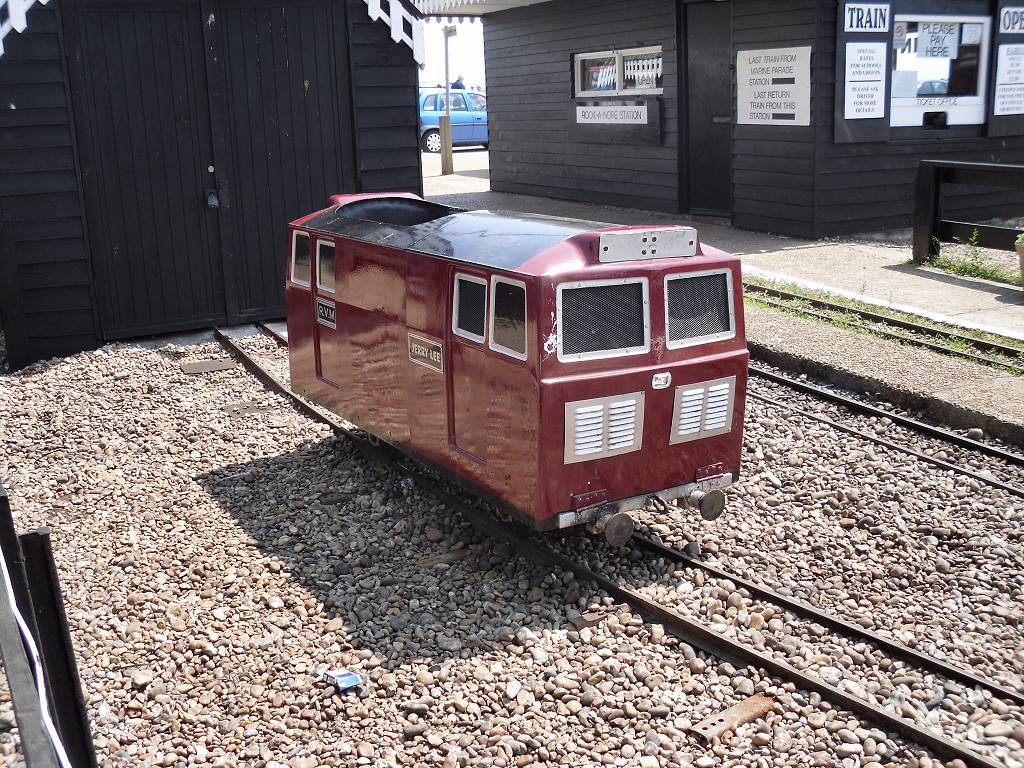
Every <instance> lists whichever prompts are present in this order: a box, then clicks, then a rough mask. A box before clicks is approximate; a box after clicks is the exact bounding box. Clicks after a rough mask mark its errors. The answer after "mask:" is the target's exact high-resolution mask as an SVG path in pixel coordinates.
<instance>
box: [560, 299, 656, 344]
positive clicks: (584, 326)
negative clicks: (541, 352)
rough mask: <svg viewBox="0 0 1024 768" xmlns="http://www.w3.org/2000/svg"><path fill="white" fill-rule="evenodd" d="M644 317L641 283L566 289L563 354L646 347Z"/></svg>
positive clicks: (563, 307) (563, 305) (563, 302)
mask: <svg viewBox="0 0 1024 768" xmlns="http://www.w3.org/2000/svg"><path fill="white" fill-rule="evenodd" d="M644 316H645V308H644V289H643V284H641V283H625V284H623V285H587V286H583V287H582V288H566V289H565V290H563V291H562V317H561V323H562V353H563V354H566V355H578V354H585V353H587V352H604V351H607V350H613V349H629V348H630V347H642V346H644V343H645V339H644V319H645V317H644Z"/></svg>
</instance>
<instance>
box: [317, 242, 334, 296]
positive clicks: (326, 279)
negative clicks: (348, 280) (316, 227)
mask: <svg viewBox="0 0 1024 768" xmlns="http://www.w3.org/2000/svg"><path fill="white" fill-rule="evenodd" d="M316 284H317V287H318V288H321V289H323V290H325V291H330V292H331V293H334V243H331V242H328V241H326V240H317V243H316Z"/></svg>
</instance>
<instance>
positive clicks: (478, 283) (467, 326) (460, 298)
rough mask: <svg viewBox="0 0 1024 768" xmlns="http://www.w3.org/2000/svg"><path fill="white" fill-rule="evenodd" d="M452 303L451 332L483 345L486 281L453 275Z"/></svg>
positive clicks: (468, 276) (485, 315) (469, 276)
mask: <svg viewBox="0 0 1024 768" xmlns="http://www.w3.org/2000/svg"><path fill="white" fill-rule="evenodd" d="M454 301H455V306H454V308H453V311H452V332H453V333H454V334H455V335H456V336H462V337H463V338H466V339H472V340H473V341H478V342H480V343H481V344H483V343H484V322H485V318H486V317H487V281H486V280H484V279H483V278H482V277H473V276H472V275H463V274H457V275H455V299H454Z"/></svg>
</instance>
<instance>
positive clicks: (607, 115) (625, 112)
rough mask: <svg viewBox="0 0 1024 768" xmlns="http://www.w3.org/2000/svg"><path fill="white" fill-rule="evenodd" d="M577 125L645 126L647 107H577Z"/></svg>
mask: <svg viewBox="0 0 1024 768" xmlns="http://www.w3.org/2000/svg"><path fill="white" fill-rule="evenodd" d="M576 123H577V124H578V125H647V105H646V104H632V105H613V106H590V107H587V106H577V107H576Z"/></svg>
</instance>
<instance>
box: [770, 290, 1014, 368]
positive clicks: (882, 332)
mask: <svg viewBox="0 0 1024 768" xmlns="http://www.w3.org/2000/svg"><path fill="white" fill-rule="evenodd" d="M753 300H754V301H758V302H760V303H762V304H765V305H767V306H769V307H773V308H775V309H778V310H782V311H785V312H795V313H796V314H799V315H803V316H804V317H812V318H815V319H817V320H821V321H823V322H826V323H830V324H832V325H842V326H847V327H850V328H854V329H862V330H865V331H869V332H870V333H872V334H874V335H876V336H882V337H883V338H886V339H891V340H893V341H897V342H899V343H901V344H906V345H909V346H915V347H921V348H922V349H929V350H931V351H932V352H937V353H939V354H940V355H947V356H949V357H959V358H960V359H962V360H967V361H969V362H972V363H974V364H975V365H984V366H987V367H990V368H991V367H999V368H1004V369H1006V370H1009V371H1011V372H1012V373H1014V374H1016V375H1018V376H1019V375H1022V374H1024V368H1022V367H1021V366H1019V365H1016V364H1014V363H1012V362H1007V361H1004V360H997V359H996V358H994V357H986V356H985V355H979V354H977V353H976V352H969V351H967V350H965V349H956V348H955V347H947V346H945V345H943V344H937V343H936V342H934V341H927V340H926V339H919V338H917V337H914V336H911V335H909V334H906V333H897V332H896V331H890V330H886V329H884V328H875V327H873V326H868V325H863V324H860V323H851V322H849V321H847V320H844V319H842V318H838V317H833V316H832V315H826V314H824V313H822V312H815V311H814V310H813V309H805V308H803V307H794V306H791V305H789V304H786V303H785V302H782V301H774V300H772V299H769V298H765V297H764V296H757V297H753Z"/></svg>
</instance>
